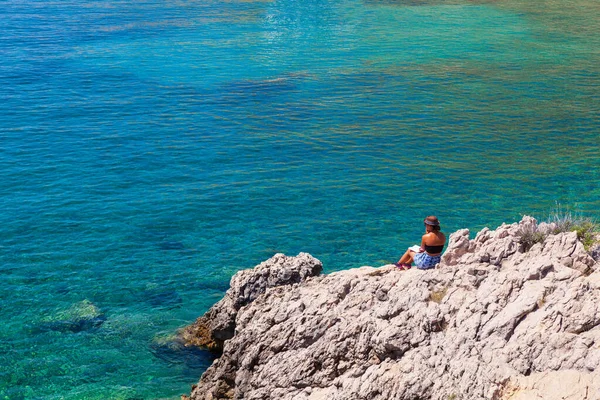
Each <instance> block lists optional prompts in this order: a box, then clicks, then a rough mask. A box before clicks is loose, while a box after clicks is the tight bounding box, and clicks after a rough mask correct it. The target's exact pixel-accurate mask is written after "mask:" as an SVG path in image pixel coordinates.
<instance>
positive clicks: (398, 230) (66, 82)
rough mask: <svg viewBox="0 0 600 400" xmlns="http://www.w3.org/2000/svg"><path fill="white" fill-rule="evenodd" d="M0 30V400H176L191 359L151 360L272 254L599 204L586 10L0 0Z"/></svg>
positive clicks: (360, 247) (328, 257)
mask: <svg viewBox="0 0 600 400" xmlns="http://www.w3.org/2000/svg"><path fill="white" fill-rule="evenodd" d="M0 33H1V34H0V167H1V168H0V174H1V178H2V179H0V240H1V241H0V278H1V280H0V322H1V323H0V365H1V366H2V367H1V368H0V399H11V400H12V399H128V398H129V399H134V398H135V399H159V398H163V399H175V398H178V395H180V394H182V393H186V392H189V388H190V385H191V384H193V383H195V382H196V381H197V380H198V378H199V376H200V375H201V373H202V372H203V371H204V369H205V368H206V367H207V366H208V365H209V364H210V362H211V361H212V358H211V355H210V354H209V353H206V352H194V353H185V354H184V353H179V352H172V351H169V348H168V347H165V346H162V344H163V343H164V341H165V338H167V337H168V336H169V335H170V334H172V333H173V332H174V331H175V330H176V329H177V328H178V327H181V326H184V325H186V324H188V323H190V322H191V321H193V320H194V319H195V318H196V317H197V316H199V315H201V314H202V313H203V312H204V311H206V309H207V308H208V307H209V306H210V305H211V304H213V303H214V302H216V301H217V300H219V298H220V297H221V296H222V295H223V293H224V291H225V290H226V289H227V287H228V281H229V278H230V277H231V275H232V274H233V273H235V272H236V271H237V270H239V269H243V268H249V267H252V266H254V265H256V264H258V263H259V262H261V261H263V260H265V259H267V258H269V257H270V256H272V255H273V254H274V253H276V252H283V253H286V254H288V255H295V254H297V253H298V252H300V251H306V252H310V253H311V254H313V255H314V256H316V257H317V258H319V259H320V260H322V261H323V263H324V265H325V270H326V272H330V271H334V270H339V269H344V268H350V267H356V266H360V265H374V266H377V265H382V264H385V263H388V262H392V261H396V260H397V258H398V257H399V255H400V254H401V252H402V251H403V249H404V248H405V247H406V246H407V245H411V244H413V243H415V242H416V241H417V240H418V238H419V237H420V234H421V231H422V229H423V228H422V223H421V221H422V218H423V217H424V216H426V215H428V214H436V215H438V216H439V218H440V220H441V221H442V223H443V228H444V230H445V231H446V232H452V231H454V230H456V229H459V228H465V227H466V228H470V229H472V230H477V229H480V228H482V227H484V226H490V227H495V226H497V225H499V224H500V223H502V222H504V221H506V222H513V221H515V220H518V219H519V218H520V216H521V215H522V214H532V215H534V216H536V217H538V218H540V219H544V218H545V217H546V216H547V215H548V213H549V212H550V211H551V210H552V209H553V208H554V207H555V204H556V203H559V204H562V205H564V206H569V207H573V208H574V209H575V210H578V211H579V212H581V213H582V214H584V215H588V216H593V217H595V216H597V210H598V208H599V206H600V168H599V167H600V150H599V149H600V130H599V127H600V95H599V93H600V51H599V49H600V7H599V6H598V3H597V2H594V1H588V0H574V1H569V2H559V1H540V2H529V1H524V0H509V1H503V0H500V1H495V2H474V1H461V0H457V1H449V0H440V1H428V0H424V1H413V0H406V1H386V0H371V1H369V0H364V1H359V0H341V1H337V2H333V1H329V0H320V1H318V0H304V1H291V0H274V1H248V0H245V1H244V0H230V1H212V0H208V1H201V2H195V1H179V2H159V1H156V0H147V1H135V2H125V1H117V0H106V1H88V0H83V1H80V2H72V1H68V0H65V1H31V0H28V1H18V0H4V1H1V2H0ZM84 301H85V303H82V302H84ZM82 304H84V305H89V304H93V306H95V307H96V309H95V310H97V312H98V313H101V318H98V319H96V320H94V321H95V322H94V323H93V324H92V325H89V326H72V325H69V324H68V322H65V318H67V317H69V315H70V314H73V313H74V312H75V311H74V310H73V308H72V307H77V306H81V305H82ZM65 316H66V317H65ZM67 319H68V318H67Z"/></svg>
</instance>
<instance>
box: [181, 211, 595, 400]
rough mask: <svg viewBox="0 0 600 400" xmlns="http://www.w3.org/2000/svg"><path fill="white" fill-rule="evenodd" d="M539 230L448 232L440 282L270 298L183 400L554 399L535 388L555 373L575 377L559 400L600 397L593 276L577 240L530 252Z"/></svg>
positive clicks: (395, 274)
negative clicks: (530, 235)
mask: <svg viewBox="0 0 600 400" xmlns="http://www.w3.org/2000/svg"><path fill="white" fill-rule="evenodd" d="M535 224H536V222H535V220H534V219H533V218H530V217H524V218H523V220H522V221H521V222H519V223H515V224H511V225H506V224H503V225H502V226H500V227H499V228H497V229H496V230H495V231H491V230H489V229H484V230H482V231H481V232H479V233H478V234H477V236H476V237H475V239H472V240H469V237H468V235H469V233H468V231H467V230H462V231H458V232H455V233H454V234H452V235H451V236H450V241H449V246H448V249H447V251H446V253H445V254H444V256H443V258H442V262H441V264H440V265H439V267H438V268H437V269H435V270H428V271H420V270H417V269H411V270H409V271H400V270H398V269H396V268H395V267H394V266H393V265H387V266H384V267H381V268H372V267H361V268H357V269H352V270H347V271H339V272H335V273H332V274H329V275H327V276H320V277H316V278H311V279H307V280H304V281H302V282H301V283H298V284H294V285H287V286H274V287H270V288H267V289H266V290H265V291H264V293H262V294H260V295H258V296H256V297H253V301H251V302H248V303H245V304H243V305H241V307H240V308H239V309H238V310H237V313H236V317H235V334H234V335H233V336H232V337H231V338H229V339H227V340H225V341H224V347H223V354H222V356H221V357H220V358H219V359H217V360H215V362H214V363H213V365H212V366H211V367H210V368H209V369H208V370H207V371H206V372H205V374H204V375H203V376H202V378H201V379H200V382H199V383H198V385H197V386H195V388H194V389H193V391H192V393H191V398H192V399H193V400H208V399H244V400H266V399H307V400H308V399H311V400H318V399H327V400H346V399H347V400H356V399H373V400H378V399H382V400H383V399H398V400H409V399H411V400H413V399H432V400H447V399H449V398H456V399H469V400H479V399H481V400H483V399H485V400H489V399H495V400H500V399H502V400H508V399H513V397H510V395H515V396H516V395H518V396H524V394H523V393H530V394H531V396H534V395H533V394H535V396H539V397H540V398H544V399H546V398H548V399H551V398H553V397H549V396H548V397H546V395H545V394H544V393H545V391H546V390H549V389H548V388H553V389H552V390H555V389H554V386H552V385H543V384H540V382H546V381H544V380H543V379H550V378H547V377H546V376H548V377H551V376H554V375H552V374H553V373H554V372H553V371H556V373H557V374H560V373H562V372H565V373H566V374H571V373H574V374H576V375H573V376H574V377H580V378H581V379H579V380H577V379H575V378H573V380H572V383H570V384H569V388H568V389H569V390H567V391H565V392H564V396H576V393H580V392H578V391H577V390H579V389H581V390H584V389H583V387H584V386H585V387H587V388H588V393H592V392H590V391H593V390H596V392H594V393H598V392H597V377H598V373H597V372H596V371H598V368H599V365H600V328H599V325H600V306H598V304H600V289H599V288H600V271H597V269H598V265H597V264H596V263H595V261H594V260H593V259H592V258H591V257H590V256H589V255H588V254H587V253H586V252H585V250H584V249H583V246H582V245H581V243H579V242H578V241H577V237H576V235H574V234H573V233H561V234H558V235H555V236H549V237H548V238H547V239H546V240H545V242H544V243H538V244H535V245H533V246H532V247H531V248H530V249H528V251H526V250H527V249H526V248H525V246H523V243H522V240H521V237H520V235H521V233H522V232H523V230H524V229H533V228H532V227H534V226H535ZM233 282H234V280H232V283H233ZM242 292H243V293H245V292H244V291H241V292H240V293H242ZM236 293H237V292H236ZM230 296H231V298H232V300H231V301H234V300H233V299H235V296H233V295H230ZM226 297H227V296H226ZM248 297H252V296H248ZM248 297H247V298H248ZM238 304H241V303H238ZM572 371H574V372H572ZM544 374H547V375H544ZM557 376H560V375H557ZM568 376H571V375H568ZM538 377H542V378H540V379H538ZM570 382H571V381H570ZM577 385H579V386H578V387H577ZM595 385H596V386H595ZM571 389H573V390H572V391H571ZM532 393H533V394H532ZM573 393H575V394H573ZM507 396H508V397H507ZM590 396H591V395H590ZM594 396H595V395H594ZM594 396H591V397H588V398H589V399H592V398H600V397H597V396H596V397H594ZM516 398H517V397H515V399H516ZM518 398H519V399H521V398H526V397H518ZM527 398H536V397H527ZM556 398H561V397H556ZM564 398H575V397H564ZM581 398H582V399H583V398H585V397H581Z"/></svg>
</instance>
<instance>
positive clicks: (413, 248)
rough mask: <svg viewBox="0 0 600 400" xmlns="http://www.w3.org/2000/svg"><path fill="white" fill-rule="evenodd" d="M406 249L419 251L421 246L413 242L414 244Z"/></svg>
mask: <svg viewBox="0 0 600 400" xmlns="http://www.w3.org/2000/svg"><path fill="white" fill-rule="evenodd" d="M408 249H409V250H412V251H414V252H415V253H420V252H421V246H419V245H417V244H415V245H414V246H410V247H409V248H408Z"/></svg>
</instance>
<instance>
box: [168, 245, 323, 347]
mask: <svg viewBox="0 0 600 400" xmlns="http://www.w3.org/2000/svg"><path fill="white" fill-rule="evenodd" d="M321 271H323V264H322V263H321V261H319V260H317V259H316V258H314V257H313V256H311V255H310V254H307V253H300V254H298V255H297V256H296V257H288V256H286V255H284V254H276V255H274V256H273V257H271V258H270V259H268V260H267V261H264V262H262V263H260V264H259V265H257V266H256V267H254V268H253V269H248V270H243V271H239V272H238V273H236V274H235V275H234V276H233V277H232V278H231V282H230V284H229V289H228V290H227V292H226V293H225V296H224V297H223V299H221V300H220V301H219V302H217V303H216V304H215V305H214V306H212V307H211V308H210V310H208V311H207V312H206V314H204V315H203V316H202V317H200V318H198V319H197V320H196V322H194V324H192V325H190V326H187V327H185V328H183V329H182V330H181V331H180V332H179V339H178V340H180V341H181V342H183V343H184V345H186V346H197V347H205V348H208V349H209V350H211V351H216V352H219V351H221V350H222V349H223V343H224V341H225V340H227V339H231V338H232V337H233V335H234V332H235V327H236V323H235V319H236V316H237V313H238V311H239V309H240V308H242V307H243V306H245V305H247V304H249V303H251V302H252V301H254V300H255V299H256V298H257V297H258V296H260V295H261V294H263V293H265V291H266V290H267V289H269V288H272V287H275V286H282V285H293V284H296V283H299V282H302V281H304V280H306V279H308V278H310V277H312V276H317V275H319V274H320V273H321Z"/></svg>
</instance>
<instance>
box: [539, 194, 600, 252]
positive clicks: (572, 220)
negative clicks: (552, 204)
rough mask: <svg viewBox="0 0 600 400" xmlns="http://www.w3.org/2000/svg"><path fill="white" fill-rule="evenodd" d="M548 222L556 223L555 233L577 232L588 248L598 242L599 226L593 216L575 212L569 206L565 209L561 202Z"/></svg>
mask: <svg viewBox="0 0 600 400" xmlns="http://www.w3.org/2000/svg"><path fill="white" fill-rule="evenodd" d="M548 223H551V224H554V229H553V233H554V234H557V233H561V232H573V231H575V232H577V238H578V239H579V240H580V241H581V242H582V243H583V246H584V248H585V249H586V250H590V248H591V247H592V246H593V245H594V244H596V243H598V234H599V229H600V228H599V227H598V224H597V223H596V222H595V221H594V220H593V219H591V218H587V217H582V216H581V215H577V214H575V215H574V214H573V213H572V212H571V211H570V210H569V209H568V208H567V209H566V210H564V211H563V209H562V207H561V205H560V204H557V205H556V209H555V210H554V211H553V212H552V213H551V214H550V217H549V218H548Z"/></svg>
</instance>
